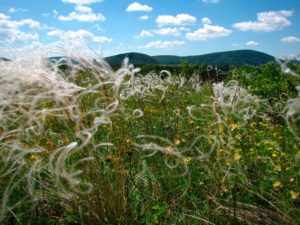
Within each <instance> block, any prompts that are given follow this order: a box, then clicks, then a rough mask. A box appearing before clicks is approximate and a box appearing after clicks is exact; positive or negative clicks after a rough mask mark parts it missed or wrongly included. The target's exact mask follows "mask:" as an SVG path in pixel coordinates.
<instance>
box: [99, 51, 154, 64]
mask: <svg viewBox="0 0 300 225" xmlns="http://www.w3.org/2000/svg"><path fill="white" fill-rule="evenodd" d="M126 57H128V58H129V61H130V62H131V63H133V64H160V62H158V61H157V60H156V59H155V58H153V57H151V56H149V55H146V54H142V53H136V52H130V53H124V54H119V55H114V56H110V57H106V58H105V60H106V61H107V62H108V63H109V64H121V63H122V62H123V60H124V59H125V58H126Z"/></svg>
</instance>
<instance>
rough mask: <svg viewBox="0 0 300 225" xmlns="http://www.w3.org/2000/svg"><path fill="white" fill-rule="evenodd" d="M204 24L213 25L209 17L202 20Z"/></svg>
mask: <svg viewBox="0 0 300 225" xmlns="http://www.w3.org/2000/svg"><path fill="white" fill-rule="evenodd" d="M201 22H202V24H212V22H211V20H210V19H209V18H207V17H203V18H202V19H201Z"/></svg>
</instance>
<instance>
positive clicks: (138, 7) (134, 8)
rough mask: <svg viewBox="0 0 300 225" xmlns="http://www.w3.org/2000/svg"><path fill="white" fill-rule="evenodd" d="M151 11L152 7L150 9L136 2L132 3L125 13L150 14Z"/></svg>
mask: <svg viewBox="0 0 300 225" xmlns="http://www.w3.org/2000/svg"><path fill="white" fill-rule="evenodd" d="M152 10H153V8H152V7H150V6H148V5H141V4H140V3H138V2H134V3H132V4H130V5H129V6H128V7H127V9H126V11H127V12H134V11H144V12H150V11H152Z"/></svg>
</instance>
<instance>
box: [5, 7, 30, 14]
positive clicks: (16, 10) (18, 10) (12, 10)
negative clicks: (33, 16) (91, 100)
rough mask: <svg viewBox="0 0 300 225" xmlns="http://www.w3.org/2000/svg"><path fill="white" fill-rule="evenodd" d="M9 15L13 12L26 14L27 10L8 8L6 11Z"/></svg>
mask: <svg viewBox="0 0 300 225" xmlns="http://www.w3.org/2000/svg"><path fill="white" fill-rule="evenodd" d="M8 11H9V12H10V13H15V12H28V9H21V8H18V9H15V8H12V7H11V8H9V10H8Z"/></svg>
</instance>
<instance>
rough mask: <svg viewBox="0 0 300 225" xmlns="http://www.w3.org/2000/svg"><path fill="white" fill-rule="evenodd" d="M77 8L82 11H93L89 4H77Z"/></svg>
mask: <svg viewBox="0 0 300 225" xmlns="http://www.w3.org/2000/svg"><path fill="white" fill-rule="evenodd" d="M75 10H76V11H78V12H81V13H90V12H92V9H91V8H90V7H87V6H82V5H77V6H76V7H75Z"/></svg>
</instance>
